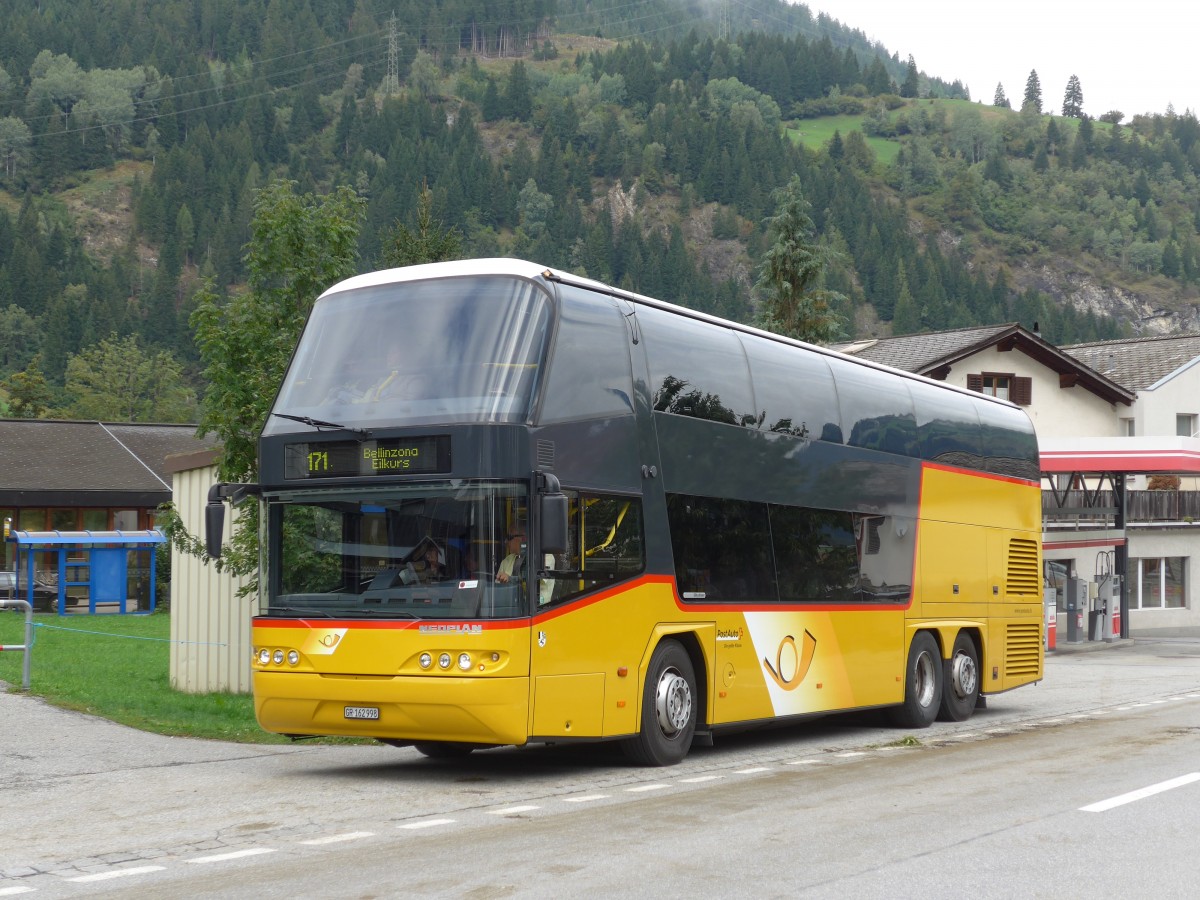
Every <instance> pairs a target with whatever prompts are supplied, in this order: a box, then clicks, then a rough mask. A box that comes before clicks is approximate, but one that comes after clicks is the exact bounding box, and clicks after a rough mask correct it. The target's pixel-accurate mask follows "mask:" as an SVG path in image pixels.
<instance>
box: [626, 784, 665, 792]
mask: <svg viewBox="0 0 1200 900" xmlns="http://www.w3.org/2000/svg"><path fill="white" fill-rule="evenodd" d="M669 787H670V785H669V784H639V785H637V786H636V787H631V788H625V790H627V791H628V792H629V793H631V794H640V793H641V792H642V791H662V790H666V789H667V788H669Z"/></svg>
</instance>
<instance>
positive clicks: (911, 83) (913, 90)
mask: <svg viewBox="0 0 1200 900" xmlns="http://www.w3.org/2000/svg"><path fill="white" fill-rule="evenodd" d="M920 87H921V82H920V75H919V73H918V72H917V61H916V60H915V59H913V57H912V54H911V53H910V54H909V55H908V68H907V70H906V71H905V75H904V84H902V85H900V96H901V97H916V96H918V95H919V94H920Z"/></svg>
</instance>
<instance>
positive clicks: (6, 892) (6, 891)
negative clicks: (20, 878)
mask: <svg viewBox="0 0 1200 900" xmlns="http://www.w3.org/2000/svg"><path fill="white" fill-rule="evenodd" d="M32 890H33V888H31V887H26V886H25V885H23V884H19V885H17V886H16V887H6V888H0V897H12V896H14V895H16V894H28V893H29V892H30V891H32Z"/></svg>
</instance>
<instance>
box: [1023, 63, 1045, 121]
mask: <svg viewBox="0 0 1200 900" xmlns="http://www.w3.org/2000/svg"><path fill="white" fill-rule="evenodd" d="M1021 109H1032V110H1033V111H1034V112H1036V113H1041V111H1042V83H1041V81H1039V80H1038V73H1037V69H1030V70H1029V77H1028V78H1027V79H1025V98H1024V99H1023V100H1022V101H1021Z"/></svg>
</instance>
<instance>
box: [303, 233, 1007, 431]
mask: <svg viewBox="0 0 1200 900" xmlns="http://www.w3.org/2000/svg"><path fill="white" fill-rule="evenodd" d="M472 275H507V276H511V277H514V278H524V279H527V280H530V281H535V280H536V281H557V282H559V283H562V284H569V285H573V286H576V287H581V288H585V289H587V290H593V291H599V292H600V293H603V294H607V295H609V296H611V297H618V298H622V299H625V300H628V301H630V302H633V303H641V304H644V305H646V306H654V307H657V308H659V309H662V310H666V311H668V312H672V313H675V314H676V315H681V316H686V317H688V318H691V319H696V320H698V321H702V322H708V323H710V324H712V325H718V326H721V327H723V328H730V329H733V330H735V331H740V332H743V333H747V334H754V335H758V336H759V337H763V338H766V339H768V340H772V341H777V342H779V343H783V344H790V345H792V346H795V347H803V348H805V349H807V350H811V351H813V352H815V353H820V354H822V355H824V356H831V357H835V358H837V359H841V360H845V361H846V362H849V363H853V364H854V365H857V366H863V367H864V368H868V369H875V370H877V371H880V372H888V373H890V374H892V375H901V376H903V377H905V378H908V379H910V380H912V381H921V382H925V383H927V384H935V385H937V386H939V387H941V388H943V389H945V390H950V391H957V392H959V393H961V394H967V395H968V396H970V397H971V398H973V399H976V400H986V401H988V402H991V403H997V404H999V405H1000V406H1005V407H1009V408H1012V409H1020V407H1019V406H1017V405H1016V404H1014V403H1012V402H1011V401H1009V400H1003V399H1001V398H999V397H993V396H991V395H989V394H982V393H980V392H978V391H971V390H968V389H966V388H963V387H959V386H957V385H953V384H947V383H946V382H944V381H938V380H936V379H933V378H929V377H927V376H925V375H919V374H917V373H915V372H909V371H906V370H904V369H897V368H895V367H893V366H889V365H885V364H883V363H877V362H873V361H871V360H867V359H862V358H861V357H857V356H852V355H850V354H846V353H840V352H838V351H837V350H832V349H830V348H829V347H822V346H820V345H818V344H810V343H807V342H806V341H801V340H797V339H796V338H790V337H787V336H785V335H781V334H776V333H775V332H772V331H764V330H762V329H760V328H755V327H754V326H753V325H745V324H742V323H740V322H734V321H732V320H730V319H722V318H720V317H719V316H714V315H710V314H708V313H704V312H700V311H699V310H695V309H689V308H687V307H686V306H679V305H677V304H674V303H668V302H667V301H665V300H658V299H656V298H654V297H647V296H645V295H644V294H638V293H635V292H633V291H626V290H621V289H620V288H615V287H612V286H611V285H607V284H604V283H603V282H600V281H595V280H593V279H591V278H585V277H583V276H580V275H575V274H573V273H570V272H564V271H559V270H555V269H552V268H551V267H549V266H544V265H538V264H537V263H533V262H529V261H528V260H523V259H513V258H510V257H493V258H485V259H462V260H452V261H448V262H435V263H423V264H421V265H416V266H404V267H402V268H396V269H381V270H379V271H377V272H365V273H363V274H361V275H355V276H352V277H350V278H347V279H346V280H345V281H341V282H338V283H337V284H335V285H333V286H332V287H330V288H328V289H327V290H326V291H325V292H324V293H323V294H321V297H320V298H318V299H322V298H325V297H328V296H330V295H332V294H338V293H341V292H343V291H352V290H357V289H359V288H366V287H378V286H381V285H387V284H400V283H404V282H409V281H427V280H429V279H434V278H461V277H464V276H472Z"/></svg>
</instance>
